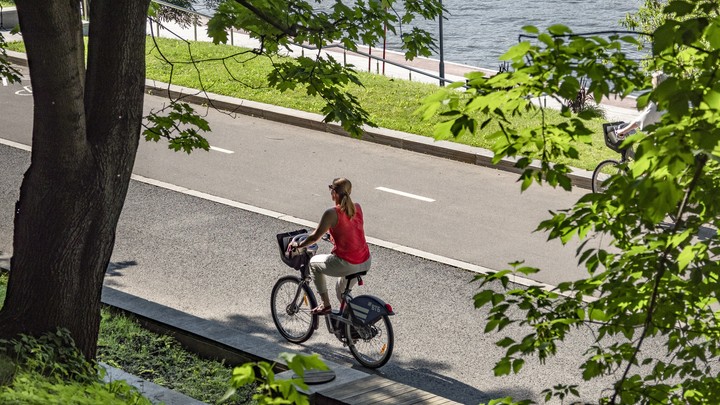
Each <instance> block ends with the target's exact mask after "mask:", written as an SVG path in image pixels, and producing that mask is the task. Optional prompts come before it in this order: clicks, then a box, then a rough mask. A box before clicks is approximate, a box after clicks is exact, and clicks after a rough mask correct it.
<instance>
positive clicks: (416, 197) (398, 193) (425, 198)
mask: <svg viewBox="0 0 720 405" xmlns="http://www.w3.org/2000/svg"><path fill="white" fill-rule="evenodd" d="M375 190H379V191H384V192H386V193H392V194H397V195H401V196H403V197H408V198H414V199H416V200H420V201H425V202H435V200H433V199H432V198H428V197H423V196H421V195H416V194H410V193H406V192H404V191H398V190H393V189H391V188H387V187H375Z"/></svg>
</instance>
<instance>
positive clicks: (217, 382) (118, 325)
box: [0, 274, 252, 404]
mask: <svg viewBox="0 0 720 405" xmlns="http://www.w3.org/2000/svg"><path fill="white" fill-rule="evenodd" d="M7 277H8V276H7V274H0V306H1V305H2V303H3V302H4V300H5V290H6V287H7ZM97 360H98V361H101V362H104V363H107V364H109V365H111V366H113V367H117V368H119V369H122V370H124V371H126V372H128V373H130V374H133V375H137V376H139V377H142V378H143V379H145V380H147V381H151V382H153V383H155V384H158V385H161V386H163V387H166V388H170V389H172V390H175V391H178V392H181V393H183V394H185V395H188V396H190V397H192V398H195V399H197V400H200V401H203V402H207V403H211V404H212V403H216V402H217V400H218V399H220V398H221V397H222V396H223V394H225V392H226V391H227V389H228V387H229V380H230V376H231V373H232V367H229V366H228V365H226V364H224V363H223V362H220V361H214V360H206V359H201V358H199V357H198V356H197V355H195V354H194V353H191V352H188V351H186V350H184V349H183V348H182V346H181V345H180V343H178V342H177V341H176V340H175V339H173V338H172V337H169V336H164V335H158V334H155V333H152V332H149V331H147V330H145V329H143V328H142V327H141V326H140V325H139V324H138V322H137V321H136V320H134V319H133V318H130V317H127V316H125V315H120V314H117V313H114V312H113V311H110V310H109V309H103V310H102V321H101V323H100V335H99V337H98V353H97ZM246 389H247V391H243V390H238V392H239V394H238V395H237V398H235V400H234V401H232V400H231V401H228V402H227V404H246V403H250V402H251V399H250V398H251V397H252V392H250V391H249V390H250V388H246Z"/></svg>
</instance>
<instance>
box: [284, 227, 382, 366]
mask: <svg viewBox="0 0 720 405" xmlns="http://www.w3.org/2000/svg"><path fill="white" fill-rule="evenodd" d="M307 236H308V233H307V231H306V230H304V229H301V230H297V231H293V232H287V233H281V234H278V235H277V241H278V246H279V248H280V258H281V259H282V261H283V263H285V264H287V265H288V266H290V267H292V268H294V269H296V270H298V271H299V272H300V276H299V277H298V276H295V275H292V276H284V277H281V278H280V279H279V280H278V281H277V282H276V283H275V286H274V287H273V289H272V294H271V296H270V309H271V311H272V318H273V322H275V326H276V327H277V329H278V331H279V332H280V334H281V335H282V336H283V337H284V338H285V339H287V340H288V341H289V342H292V343H298V344H299V343H303V342H305V341H306V340H308V339H310V337H311V336H312V335H313V333H314V332H315V330H316V329H317V328H318V327H319V317H320V315H316V314H313V313H311V310H312V309H313V308H315V307H316V306H317V300H316V298H315V294H314V293H313V292H312V289H311V288H310V281H311V280H312V276H311V275H310V269H309V266H308V263H309V262H310V258H311V257H312V256H313V255H314V254H315V253H316V252H317V249H318V246H317V244H315V245H311V246H309V247H307V248H305V249H300V250H297V251H291V250H290V249H289V246H290V243H291V242H293V241H296V242H299V241H302V240H303V238H307ZM366 273H367V272H361V273H355V274H351V275H348V276H346V277H345V278H346V279H347V280H348V281H350V280H352V279H357V282H358V285H363V280H362V276H364V275H365V274H366ZM346 284H347V287H346V288H345V291H343V292H342V296H341V302H340V309H339V310H338V311H335V310H333V311H332V312H330V313H329V314H327V315H322V316H324V317H325V324H326V326H327V329H328V332H330V334H332V335H334V336H335V337H336V338H337V339H338V340H340V342H342V343H343V345H345V346H347V347H348V348H349V349H350V353H352V355H353V357H355V359H356V360H357V361H358V362H359V363H360V364H362V365H363V366H365V367H368V368H378V367H382V366H383V365H385V363H387V362H388V360H390V356H391V355H392V352H393V347H394V335H393V329H392V324H391V323H390V316H391V315H395V313H394V312H393V309H392V306H391V305H390V304H386V303H385V302H384V301H383V300H381V299H380V298H377V297H374V296H372V295H360V296H357V297H352V295H351V292H352V290H351V285H352V284H351V283H350V282H348V283H346Z"/></svg>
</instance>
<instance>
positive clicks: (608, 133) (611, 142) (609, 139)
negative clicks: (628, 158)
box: [603, 121, 627, 153]
mask: <svg viewBox="0 0 720 405" xmlns="http://www.w3.org/2000/svg"><path fill="white" fill-rule="evenodd" d="M626 125H627V124H626V123H624V122H622V121H618V122H607V123H605V124H603V135H604V136H605V145H607V147H608V148H610V149H612V150H614V151H615V152H618V153H622V152H623V150H622V149H621V148H620V144H622V143H623V141H624V140H625V138H624V137H623V138H622V139H619V138H618V136H617V135H616V134H615V132H616V131H617V130H619V129H620V128H622V127H624V126H626Z"/></svg>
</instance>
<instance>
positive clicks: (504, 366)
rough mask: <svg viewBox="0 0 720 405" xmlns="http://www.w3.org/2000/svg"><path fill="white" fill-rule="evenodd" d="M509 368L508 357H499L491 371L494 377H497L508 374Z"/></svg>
mask: <svg viewBox="0 0 720 405" xmlns="http://www.w3.org/2000/svg"><path fill="white" fill-rule="evenodd" d="M510 369H511V363H510V359H509V358H503V359H501V360H500V361H499V362H498V363H497V364H496V365H495V367H494V368H493V373H494V374H495V377H499V376H502V375H508V374H510Z"/></svg>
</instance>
